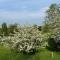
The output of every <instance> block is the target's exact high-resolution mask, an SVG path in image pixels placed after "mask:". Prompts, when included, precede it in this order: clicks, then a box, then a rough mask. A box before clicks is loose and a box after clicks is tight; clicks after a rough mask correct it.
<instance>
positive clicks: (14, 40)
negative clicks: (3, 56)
mask: <svg viewBox="0 0 60 60" xmlns="http://www.w3.org/2000/svg"><path fill="white" fill-rule="evenodd" d="M43 37H44V36H43V35H42V34H41V32H40V31H39V30H38V28H37V27H35V26H30V27H28V26H24V27H20V28H19V32H15V34H14V36H7V37H6V36H4V37H3V38H1V44H3V45H5V46H6V45H7V46H8V47H10V48H11V50H15V51H16V52H23V53H35V52H36V51H37V50H38V49H40V47H41V46H42V43H43V42H44V41H43Z"/></svg>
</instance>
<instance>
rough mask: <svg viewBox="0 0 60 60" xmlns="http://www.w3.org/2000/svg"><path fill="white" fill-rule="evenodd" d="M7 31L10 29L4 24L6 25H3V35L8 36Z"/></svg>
mask: <svg viewBox="0 0 60 60" xmlns="http://www.w3.org/2000/svg"><path fill="white" fill-rule="evenodd" d="M7 30H8V29H7V24H6V23H5V22H4V23H3V24H2V33H3V34H4V35H7V33H8V31H7Z"/></svg>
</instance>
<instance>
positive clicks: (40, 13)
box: [0, 7, 48, 20]
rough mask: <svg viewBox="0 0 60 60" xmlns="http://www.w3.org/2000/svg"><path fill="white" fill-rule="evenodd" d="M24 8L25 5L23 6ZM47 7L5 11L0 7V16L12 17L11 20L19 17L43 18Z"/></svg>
mask: <svg viewBox="0 0 60 60" xmlns="http://www.w3.org/2000/svg"><path fill="white" fill-rule="evenodd" d="M24 8H25V7H24ZM47 9H48V7H44V8H41V9H40V10H38V11H34V12H31V11H27V10H25V11H14V12H13V11H6V10H2V9H0V18H4V19H12V20H14V19H15V20H17V19H18V20H19V19H25V20H26V19H37V18H40V19H43V18H44V17H45V11H46V10H47Z"/></svg>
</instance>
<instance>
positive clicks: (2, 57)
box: [0, 47, 60, 60]
mask: <svg viewBox="0 0 60 60" xmlns="http://www.w3.org/2000/svg"><path fill="white" fill-rule="evenodd" d="M0 60H60V52H53V57H52V51H48V50H47V49H41V50H40V51H39V52H38V53H36V54H35V55H24V54H20V53H14V52H11V51H10V49H7V48H4V47H0Z"/></svg>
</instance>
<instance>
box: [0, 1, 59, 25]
mask: <svg viewBox="0 0 60 60" xmlns="http://www.w3.org/2000/svg"><path fill="white" fill-rule="evenodd" d="M53 3H57V4H59V3H60V0H0V24H2V23H3V22H6V23H8V24H13V23H18V24H21V25H24V24H37V25H42V24H43V21H44V18H45V16H46V13H45V12H46V10H47V9H48V8H49V6H50V5H51V4H53Z"/></svg>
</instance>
